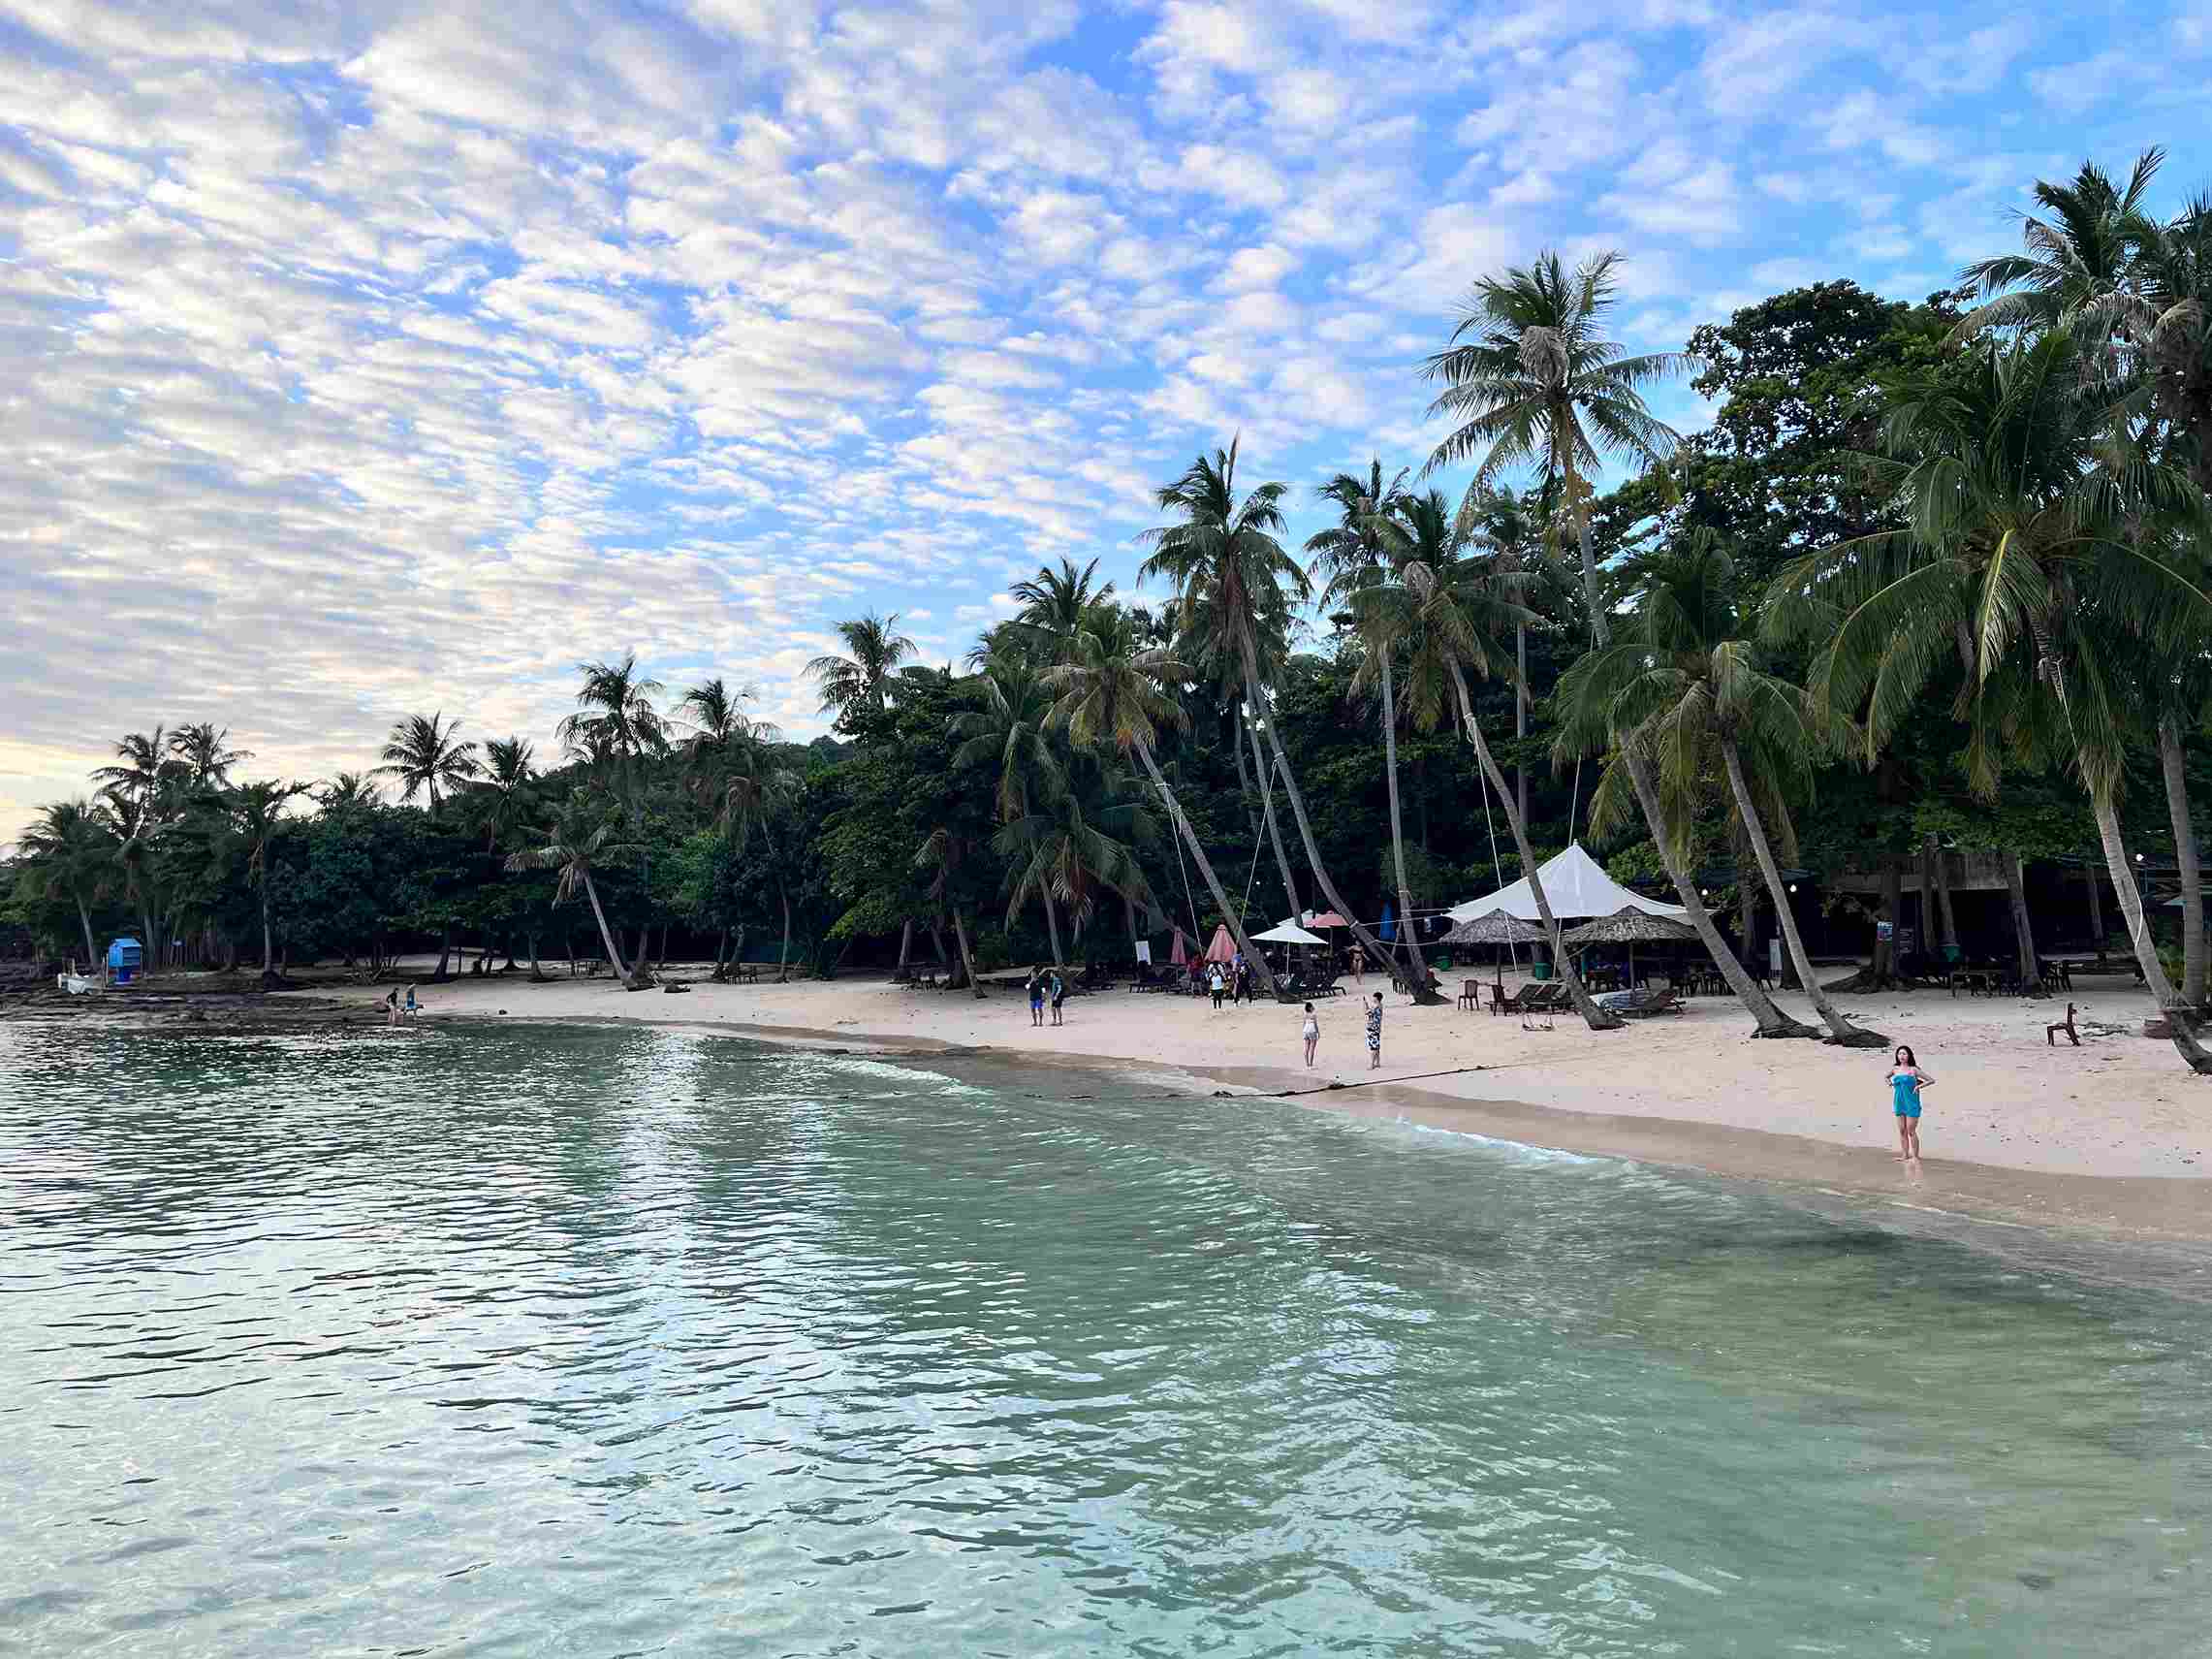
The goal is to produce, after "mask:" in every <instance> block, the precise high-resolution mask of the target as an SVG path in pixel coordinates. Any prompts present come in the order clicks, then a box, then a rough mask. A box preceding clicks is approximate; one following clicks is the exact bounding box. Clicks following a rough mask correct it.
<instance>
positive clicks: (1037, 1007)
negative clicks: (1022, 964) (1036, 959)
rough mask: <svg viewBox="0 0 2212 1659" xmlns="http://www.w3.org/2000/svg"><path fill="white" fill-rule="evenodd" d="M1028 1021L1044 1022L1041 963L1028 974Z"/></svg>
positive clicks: (1043, 979)
mask: <svg viewBox="0 0 2212 1659" xmlns="http://www.w3.org/2000/svg"><path fill="white" fill-rule="evenodd" d="M1029 1023H1030V1024H1031V1025H1043V1024H1044V1023H1045V971H1044V967H1043V965H1042V964H1041V963H1040V964H1039V965H1038V967H1037V969H1036V971H1035V972H1034V973H1031V974H1030V975H1029Z"/></svg>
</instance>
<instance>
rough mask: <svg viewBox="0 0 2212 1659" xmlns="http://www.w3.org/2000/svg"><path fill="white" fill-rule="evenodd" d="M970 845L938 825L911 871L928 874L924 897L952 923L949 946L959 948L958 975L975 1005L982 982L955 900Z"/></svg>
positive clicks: (972, 848)
mask: <svg viewBox="0 0 2212 1659" xmlns="http://www.w3.org/2000/svg"><path fill="white" fill-rule="evenodd" d="M975 856H976V849H975V845H974V844H973V843H972V842H971V841H970V840H969V839H968V838H967V837H966V836H965V835H963V834H961V833H960V832H959V831H958V830H956V829H954V828H952V827H951V826H950V825H947V824H939V825H938V826H937V827H936V828H935V829H933V830H932V831H931V832H930V833H929V834H928V835H927V836H926V837H924V838H923V841H922V845H921V846H920V847H919V848H918V849H917V850H916V852H915V854H914V868H915V869H917V870H927V871H929V872H930V873H931V875H930V884H929V887H928V889H927V892H928V896H929V897H930V898H931V899H932V901H934V902H935V903H936V904H938V905H940V906H942V907H943V909H945V910H946V911H947V912H949V913H950V914H951V916H952V919H953V942H954V943H955V944H956V945H958V946H959V948H960V967H961V973H963V974H964V976H965V977H966V979H967V984H968V988H969V990H971V991H972V992H973V993H974V995H975V1000H976V1001H977V1002H979V1003H980V1002H982V1001H983V999H984V994H985V993H984V989H983V981H982V980H980V979H978V978H977V977H976V975H975V952H974V951H973V950H972V949H971V948H970V947H969V945H968V941H967V909H966V907H965V906H964V904H963V903H962V902H961V900H960V898H959V896H958V891H957V889H958V887H959V883H960V877H961V873H962V872H963V871H964V870H965V869H966V867H967V866H968V865H969V864H970V863H972V862H974V859H975Z"/></svg>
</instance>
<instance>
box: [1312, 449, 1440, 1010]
mask: <svg viewBox="0 0 2212 1659" xmlns="http://www.w3.org/2000/svg"><path fill="white" fill-rule="evenodd" d="M1405 477H1406V474H1405V473H1404V471H1401V472H1400V473H1399V474H1398V476H1397V478H1394V479H1393V480H1391V482H1390V483H1389V485H1388V486H1385V485H1384V484H1383V482H1382V463H1381V462H1380V461H1372V462H1370V463H1369V464H1368V476H1367V477H1366V478H1360V477H1357V476H1355V475H1353V474H1352V473H1349V472H1340V473H1338V474H1337V475H1336V477H1334V478H1332V479H1330V480H1329V482H1328V483H1326V484H1324V485H1322V486H1321V487H1320V489H1319V490H1318V491H1317V492H1316V494H1317V495H1319V496H1320V497H1321V499H1322V500H1324V501H1326V502H1329V503H1330V504H1331V505H1333V506H1334V507H1335V508H1336V509H1337V513H1338V522H1337V523H1336V524H1335V525H1333V526H1330V527H1329V528H1327V529H1324V530H1319V531H1316V532H1315V533H1314V534H1313V535H1311V536H1310V537H1308V538H1307V542H1306V551H1307V552H1308V553H1311V554H1312V555H1314V556H1315V558H1314V568H1315V571H1316V573H1317V574H1322V575H1325V577H1326V579H1327V586H1326V588H1325V589H1324V590H1323V592H1322V595H1321V604H1322V608H1323V609H1324V610H1326V609H1327V608H1328V607H1329V606H1330V605H1332V604H1343V605H1347V606H1348V607H1349V611H1350V616H1349V620H1350V621H1351V622H1352V624H1353V626H1354V628H1355V629H1356V631H1357V633H1358V636H1359V639H1360V641H1361V643H1362V645H1363V646H1364V647H1365V651H1364V654H1363V659H1362V661H1361V664H1360V668H1359V670H1358V672H1357V674H1356V675H1355V676H1354V677H1353V681H1352V686H1353V688H1354V689H1355V690H1357V689H1361V688H1363V687H1364V686H1367V685H1369V684H1372V683H1374V682H1375V681H1379V682H1380V689H1381V696H1380V697H1379V699H1378V702H1379V703H1380V705H1381V718H1382V776H1383V782H1384V784H1385V786H1386V787H1385V792H1386V794H1387V795H1388V797H1389V802H1390V856H1391V863H1392V867H1393V869H1394V871H1395V873H1396V875H1397V877H1398V915H1399V932H1400V933H1401V934H1402V935H1403V936H1404V939H1405V941H1406V986H1407V988H1408V989H1410V990H1411V991H1412V993H1413V1000H1414V1002H1416V1003H1423V1004H1440V1003H1441V1002H1442V1001H1443V998H1442V997H1441V996H1439V995H1438V993H1437V992H1436V991H1434V990H1432V989H1431V988H1430V985H1429V967H1428V964H1427V963H1425V962H1424V961H1422V960H1421V946H1420V943H1419V941H1416V940H1415V939H1414V937H1413V889H1412V886H1411V884H1410V883H1408V882H1407V880H1406V830H1405V825H1404V822H1403V821H1402V816H1401V814H1400V812H1399V806H1398V693H1397V687H1396V686H1395V684H1394V680H1393V676H1394V672H1395V667H1394V665H1395V662H1396V658H1397V656H1398V653H1399V651H1400V650H1401V649H1402V648H1403V647H1404V645H1405V644H1406V640H1407V638H1408V636H1409V635H1411V634H1412V633H1413V631H1414V630H1415V628H1416V626H1417V624H1418V620H1419V605H1418V603H1417V602H1416V601H1415V600H1414V598H1413V596H1412V594H1411V593H1410V592H1409V591H1408V590H1406V585H1405V584H1404V583H1403V582H1401V581H1400V580H1399V566H1400V565H1401V564H1402V563H1403V561H1404V559H1405V556H1406V533H1405V529H1404V527H1403V526H1401V525H1400V524H1399V522H1398V515H1399V514H1400V513H1401V512H1402V511H1403V510H1404V508H1405V504H1406V496H1405V493H1404V492H1403V490H1401V489H1400V485H1401V484H1402V483H1403V482H1404V480H1405Z"/></svg>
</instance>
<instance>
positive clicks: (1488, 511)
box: [1456, 484, 1560, 821]
mask: <svg viewBox="0 0 2212 1659" xmlns="http://www.w3.org/2000/svg"><path fill="white" fill-rule="evenodd" d="M1456 526H1457V528H1458V529H1459V531H1460V533H1461V534H1462V535H1463V536H1464V537H1465V538H1466V541H1467V544H1468V547H1469V551H1473V550H1477V549H1479V550H1480V551H1481V552H1482V554H1483V555H1484V557H1485V558H1487V559H1488V560H1489V561H1490V563H1491V564H1492V566H1493V567H1494V568H1496V569H1497V570H1498V571H1499V573H1500V574H1501V575H1504V576H1507V577H1513V578H1519V579H1520V580H1518V581H1517V582H1515V584H1514V585H1513V587H1512V590H1511V591H1512V593H1513V594H1514V596H1515V597H1516V598H1517V599H1518V601H1519V602H1520V603H1521V604H1522V605H1523V606H1524V607H1526V606H1528V605H1529V604H1530V603H1531V601H1533V599H1534V598H1535V597H1536V595H1537V593H1538V591H1539V590H1550V589H1552V588H1553V587H1554V586H1555V585H1556V584H1557V582H1558V581H1559V577H1560V569H1559V563H1558V561H1557V560H1556V559H1555V558H1553V557H1552V552H1551V549H1550V548H1549V547H1547V546H1546V545H1545V538H1544V531H1543V525H1542V521H1541V516H1540V514H1539V513H1538V511H1537V509H1536V508H1535V507H1534V506H1533V504H1532V503H1530V502H1529V501H1527V500H1524V499H1523V498H1522V497H1521V496H1520V495H1515V494H1514V493H1513V492H1511V491H1509V490H1500V489H1496V488H1494V487H1492V486H1489V485H1484V484H1475V485H1472V486H1470V487H1469V490H1468V493H1467V496H1466V498H1465V499H1464V500H1462V501H1461V503H1460V509H1459V516H1458V519H1457V521H1456ZM1533 620H1534V618H1533V612H1525V614H1524V615H1522V616H1521V617H1519V618H1517V619H1516V620H1515V621H1514V623H1513V740H1514V743H1515V745H1516V747H1518V746H1520V745H1522V744H1524V743H1526V741H1527V739H1528V736H1529V712H1530V708H1531V697H1530V693H1529V623H1530V622H1532V621H1533ZM1513 799H1514V802H1515V804H1516V805H1517V806H1518V807H1519V808H1520V811H1521V816H1522V818H1523V820H1524V821H1525V820H1526V819H1527V818H1528V816H1529V763H1528V760H1527V758H1526V756H1524V757H1523V758H1521V759H1518V760H1516V761H1514V763H1513Z"/></svg>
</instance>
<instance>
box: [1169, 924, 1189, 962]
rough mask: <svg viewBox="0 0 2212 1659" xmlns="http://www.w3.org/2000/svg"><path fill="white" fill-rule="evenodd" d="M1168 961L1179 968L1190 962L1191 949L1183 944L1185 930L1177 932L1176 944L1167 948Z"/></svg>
mask: <svg viewBox="0 0 2212 1659" xmlns="http://www.w3.org/2000/svg"><path fill="white" fill-rule="evenodd" d="M1167 959H1168V962H1169V963H1170V964H1171V965H1172V966H1174V967H1177V968H1181V967H1183V966H1184V965H1185V964H1186V963H1188V962H1189V960H1190V947H1189V946H1188V945H1187V944H1185V943H1184V942H1183V930H1182V929H1181V928H1177V929H1176V930H1175V942H1174V943H1173V944H1171V945H1169V946H1168V947H1167Z"/></svg>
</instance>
